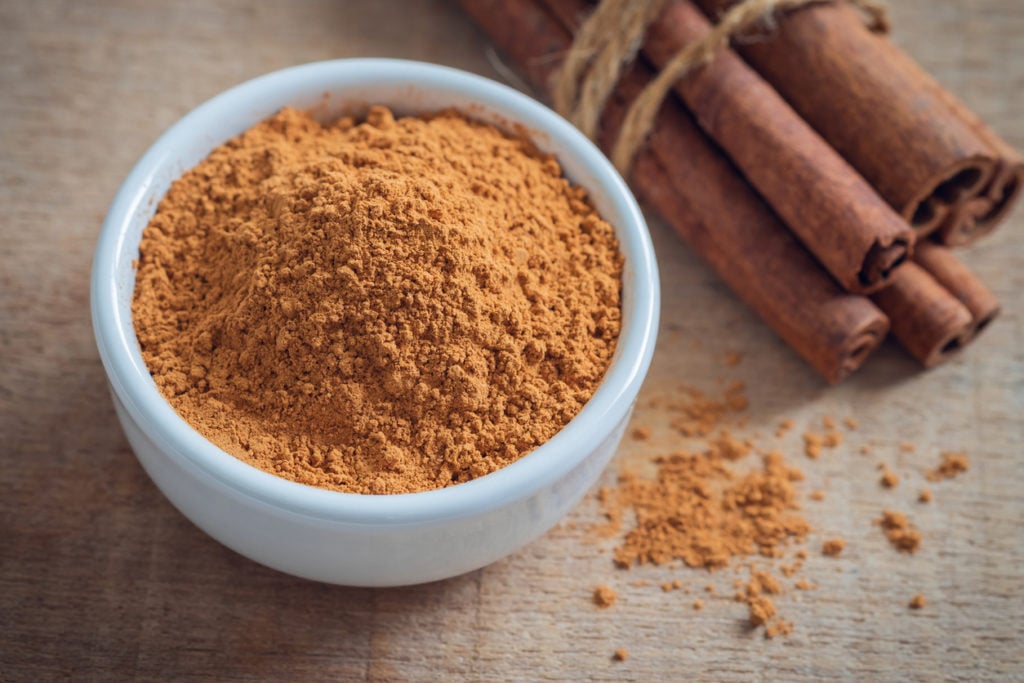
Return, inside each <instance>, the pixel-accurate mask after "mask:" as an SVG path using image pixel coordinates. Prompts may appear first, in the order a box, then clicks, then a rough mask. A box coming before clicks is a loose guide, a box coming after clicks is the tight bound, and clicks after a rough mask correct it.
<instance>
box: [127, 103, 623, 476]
mask: <svg viewBox="0 0 1024 683" xmlns="http://www.w3.org/2000/svg"><path fill="white" fill-rule="evenodd" d="M621 269H622V257H621V254H620V253H619V251H618V246H617V242H616V240H615V235H614V231H613V229H612V227H611V226H610V225H609V224H608V223H607V222H605V221H603V220H602V219H601V218H600V217H599V216H598V215H597V213H596V211H595V209H594V208H593V206H592V205H591V203H590V202H589V200H588V199H587V196H586V193H585V192H584V191H583V190H582V189H581V188H578V187H574V186H573V185H571V184H570V183H569V182H568V181H567V180H566V179H565V177H564V176H563V174H562V171H561V169H560V167H559V165H558V163H557V161H556V160H555V159H554V158H552V157H550V156H547V155H544V154H541V153H540V152H538V151H537V150H536V149H535V148H534V147H533V145H532V144H530V143H529V141H527V140H525V139H522V138H517V137H510V136H508V135H505V134H504V133H502V132H501V131H499V130H497V129H496V128H494V127H493V126H489V125H485V124H482V123H477V122H474V121H471V120H468V119H466V118H465V117H464V116H462V115H461V114H458V113H457V112H454V111H449V112H443V113H439V114H436V115H433V116H428V117H406V118H395V117H394V116H393V114H392V113H391V112H390V111H389V110H387V109H385V108H383V107H374V108H371V110H370V113H369V115H368V117H367V118H366V120H365V121H363V122H357V121H354V120H352V119H342V120H341V121H338V122H336V123H334V124H331V125H322V124H320V123H319V122H318V121H316V120H315V119H314V118H312V117H311V116H310V115H308V114H305V113H302V112H299V111H296V110H293V109H284V110H282V111H280V112H278V113H277V114H275V115H274V116H272V117H271V118H269V119H267V120H266V121H264V122H262V123H259V124H257V125H256V126H254V127H253V128H251V129H249V130H248V131H246V132H245V133H243V134H241V135H239V136H238V137H236V138H234V139H232V140H230V141H228V142H227V143H225V144H224V145H221V146H220V147H218V148H217V149H215V150H214V151H213V152H211V153H210V155H209V156H208V157H207V158H206V159H205V160H203V161H202V162H201V163H200V164H199V165H198V166H196V168H194V169H192V170H191V171H188V172H187V173H185V174H184V175H183V176H182V177H181V178H180V179H179V180H177V181H176V182H175V183H174V184H173V185H172V186H171V188H170V190H169V191H168V192H167V194H166V196H165V197H164V198H163V200H162V201H161V202H160V205H159V207H158V210H157V213H156V215H155V216H154V217H153V219H152V221H151V222H150V224H149V226H148V227H147V228H146V230H145V231H144V233H143V237H142V241H141V244H140V248H139V259H138V273H137V277H136V283H135V284H136V286H135V290H134V299H133V303H132V314H133V319H134V322H135V326H136V332H137V336H138V340H139V344H140V346H141V350H142V355H143V358H144V359H145V361H146V365H147V366H148V368H149V370H150V372H151V373H152V375H153V379H154V381H155V382H156V385H157V387H159V389H160V391H161V393H162V394H163V395H164V396H165V397H166V398H167V400H168V401H170V403H171V404H172V405H173V406H174V408H175V410H176V411H177V412H178V413H179V414H180V415H181V416H182V417H184V418H185V419H186V420H187V421H188V422H189V423H190V424H192V425H193V426H194V427H195V428H196V429H197V430H198V431H199V432H200V433H202V434H203V435H204V436H205V437H207V438H208V439H210V440H211V441H212V442H213V443H215V444H216V445H217V446H219V447H221V448H222V449H224V450H226V451H227V452H228V453H230V454H232V455H234V456H235V457H237V458H239V459H240V460H243V461H245V462H247V463H249V464H251V465H254V466H256V467H259V468H261V469H263V470H265V471H268V472H271V473H273V474H276V475H279V476H281V477H285V478H288V479H291V480H294V481H297V482H300V483H304V484H309V485H313V486H319V487H322V488H327V489H333V490H339V491H347V492H353V493H364V494H396V493H408V492H414V491H425V490H429V489H437V488H443V487H446V486H452V485H455V484H458V483H461V482H465V481H469V480H471V479H474V478H477V477H480V476H483V475H486V474H488V473H490V472H493V471H495V470H497V469H499V468H501V467H504V466H505V465H508V464H509V463H511V462H513V461H515V460H517V459H518V458H520V457H521V456H523V455H524V454H526V453H528V452H530V451H532V450H534V449H535V448H536V447H537V446H538V445H540V444H542V443H544V442H545V441H547V440H548V439H549V438H550V437H552V436H553V435H554V434H555V433H557V432H558V431H559V430H560V429H562V427H564V426H565V425H566V424H567V423H568V422H569V421H570V420H571V419H572V418H573V417H575V416H576V415H577V414H578V412H579V410H580V408H582V406H583V405H584V404H585V403H586V402H587V401H588V400H589V399H590V398H591V396H592V395H593V393H594V391H595V389H596V388H597V386H598V384H599V383H600V382H601V380H602V379H603V377H604V374H605V371H606V369H607V367H608V364H609V362H610V360H611V357H612V354H613V353H614V351H615V342H616V339H617V338H618V334H619V328H620V319H621V302H620V293H621V280H622V278H621Z"/></svg>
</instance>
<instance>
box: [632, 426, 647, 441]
mask: <svg viewBox="0 0 1024 683" xmlns="http://www.w3.org/2000/svg"><path fill="white" fill-rule="evenodd" d="M650 438H651V429H650V427H637V428H636V429H634V430H633V440H634V441H649V440H650Z"/></svg>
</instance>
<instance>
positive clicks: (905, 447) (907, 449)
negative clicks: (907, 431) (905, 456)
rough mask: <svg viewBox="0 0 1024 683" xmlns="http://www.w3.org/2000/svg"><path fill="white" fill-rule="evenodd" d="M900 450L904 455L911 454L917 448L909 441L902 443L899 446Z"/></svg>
mask: <svg viewBox="0 0 1024 683" xmlns="http://www.w3.org/2000/svg"><path fill="white" fill-rule="evenodd" d="M900 450H901V451H903V452H904V453H913V452H914V451H916V450H917V446H915V445H914V444H912V443H910V442H909V441H904V442H903V443H901V444H900Z"/></svg>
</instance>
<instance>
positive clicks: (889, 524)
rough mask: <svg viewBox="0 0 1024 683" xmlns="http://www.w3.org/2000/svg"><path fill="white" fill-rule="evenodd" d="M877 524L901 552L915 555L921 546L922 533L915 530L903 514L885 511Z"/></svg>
mask: <svg viewBox="0 0 1024 683" xmlns="http://www.w3.org/2000/svg"><path fill="white" fill-rule="evenodd" d="M876 523H877V524H878V525H879V526H881V527H882V531H884V532H885V537H886V538H888V539H889V543H891V544H892V545H893V547H894V548H896V549H897V550H899V551H900V552H903V553H915V552H917V549H918V548H919V547H920V546H921V532H920V531H918V530H917V529H916V528H914V526H913V525H912V524H911V523H910V522H909V521H908V520H907V516H906V515H904V514H903V513H902V512H896V511H895V510H885V511H883V512H882V516H881V518H879V519H878V520H876Z"/></svg>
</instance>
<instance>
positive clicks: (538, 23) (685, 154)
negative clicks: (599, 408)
mask: <svg viewBox="0 0 1024 683" xmlns="http://www.w3.org/2000/svg"><path fill="white" fill-rule="evenodd" d="M462 5H463V7H464V8H465V9H466V10H467V11H468V13H469V14H470V15H471V16H472V17H473V18H474V19H476V21H477V22H478V23H479V24H480V26H481V27H482V28H483V29H484V30H485V31H486V32H487V33H488V34H489V35H490V37H491V39H492V40H493V41H494V42H495V44H496V45H497V46H498V47H499V48H500V49H501V50H502V51H503V52H505V54H507V55H508V56H509V57H510V58H511V59H512V60H513V61H514V62H515V63H516V64H517V65H518V66H519V67H520V69H521V70H522V71H523V72H524V73H525V75H526V76H527V78H528V79H529V80H530V81H531V82H532V83H533V84H534V85H535V86H536V87H537V88H538V89H540V90H542V91H545V92H546V91H547V90H548V88H549V86H550V83H551V80H550V79H551V76H552V74H553V73H554V72H555V70H556V69H557V67H558V64H559V62H560V60H561V56H562V55H563V54H564V53H565V51H566V50H567V49H568V48H569V46H570V44H571V34H570V33H569V32H568V31H567V30H566V29H565V28H564V27H563V26H562V25H560V24H559V23H558V21H557V19H556V18H555V17H554V16H552V15H551V14H549V13H548V11H547V10H546V9H545V8H544V7H542V6H541V5H539V4H538V3H537V2H536V1H535V0H462ZM649 75H650V74H649V70H646V69H645V67H643V66H642V65H639V64H634V65H633V66H632V67H631V68H630V69H628V70H627V72H626V73H625V74H624V75H623V77H622V78H621V79H620V81H619V83H618V85H617V86H616V89H615V91H614V93H613V95H612V97H611V99H610V100H609V102H608V105H607V109H606V111H605V114H604V117H603V119H602V122H601V131H600V134H599V138H600V140H599V141H600V142H601V143H602V145H603V146H604V147H605V149H607V148H608V145H609V141H610V140H612V139H614V137H615V136H616V135H617V132H618V130H617V129H618V127H619V126H620V125H621V122H622V119H623V118H624V116H625V112H626V109H627V107H628V106H629V103H630V102H631V101H632V100H633V99H634V98H635V97H636V95H637V93H638V92H639V91H640V90H641V89H642V88H643V86H644V84H645V82H646V80H648V79H649ZM632 182H633V186H634V188H635V189H636V190H637V192H638V194H639V195H640V196H641V198H642V199H644V200H645V201H647V202H649V203H650V204H651V205H652V206H653V207H654V208H655V209H656V210H658V211H659V212H660V213H661V214H662V216H663V217H664V218H665V219H666V221H667V222H668V223H670V224H671V226H672V227H673V228H674V229H675V231H676V232H678V233H679V234H680V235H681V236H682V237H683V238H684V239H685V240H687V241H688V242H689V244H690V245H691V246H692V247H693V248H694V249H695V250H696V251H697V252H698V253H699V254H700V255H701V256H702V257H703V258H704V259H705V260H706V261H707V262H708V264H709V265H710V266H711V267H712V268H713V269H714V270H715V271H716V272H717V273H718V274H719V276H721V277H722V279H724V280H725V281H726V282H727V283H728V284H729V285H730V287H732V288H733V290H734V291H735V292H736V293H737V294H738V295H739V296H740V297H741V298H742V299H743V300H744V301H746V302H747V303H748V304H749V305H750V306H751V307H752V308H753V309H754V310H755V311H756V312H757V313H758V314H759V315H760V316H761V318H762V319H763V320H765V322H767V323H768V325H769V326H771V327H772V329H774V330H775V331H776V333H778V334H779V336H781V337H782V338H783V339H784V340H785V341H786V342H787V343H788V344H789V345H790V346H791V347H792V348H793V349H794V350H796V351H797V352H798V353H800V354H801V355H802V356H803V357H804V358H805V359H806V360H807V361H808V362H809V363H810V364H811V365H812V366H813V367H815V368H816V369H817V370H818V371H819V372H820V373H821V374H822V375H823V376H824V377H825V378H826V379H827V380H828V381H830V382H837V381H839V380H841V379H843V378H844V377H846V376H847V375H849V374H850V373H851V372H853V371H854V370H855V369H857V368H858V367H859V366H860V365H861V363H862V362H863V361H864V359H865V358H866V357H867V356H868V354H869V353H870V352H871V351H872V350H873V349H874V348H875V347H877V345H878V344H879V343H880V342H881V340H882V338H883V337H884V335H885V332H886V331H887V329H888V321H887V320H886V318H885V316H884V315H883V314H882V312H881V311H880V310H878V308H877V307H876V306H874V305H873V304H872V303H871V302H870V301H869V300H868V299H867V298H865V297H863V296H859V295H854V294H847V293H846V292H843V291H842V290H841V289H840V288H839V286H838V285H837V284H836V283H835V281H833V280H832V279H831V278H830V277H829V276H828V275H827V273H825V272H824V271H823V270H822V269H821V267H820V266H819V265H818V264H817V263H816V262H815V260H814V259H813V257H812V256H811V255H810V254H809V253H808V252H807V250H806V249H804V248H803V246H801V245H800V244H799V243H798V242H797V241H796V240H795V239H794V238H793V237H792V235H791V234H790V232H789V231H788V230H787V229H786V227H785V226H784V225H783V224H782V223H781V222H780V221H779V219H778V218H777V217H776V216H775V215H774V214H773V213H772V211H771V209H769V208H768V207H767V206H766V205H765V204H764V203H763V202H762V201H761V199H760V198H759V197H758V196H757V194H756V193H755V192H754V191H753V190H752V189H751V188H750V186H749V185H748V184H747V182H746V181H745V180H744V179H743V177H742V176H741V175H740V174H739V172H738V171H737V170H736V169H735V167H734V166H733V165H732V164H731V163H730V162H729V161H728V159H727V158H726V157H725V156H724V155H723V154H722V153H721V152H720V151H719V150H718V149H717V148H716V147H715V146H714V145H713V144H712V143H711V142H710V141H709V140H708V139H707V138H706V137H705V136H704V134H703V133H701V132H700V130H699V129H698V128H697V126H696V125H695V123H694V122H693V120H692V119H691V118H690V117H689V116H688V115H687V114H686V112H685V111H683V110H682V109H681V108H680V107H679V106H678V105H677V104H676V103H675V102H671V101H668V102H666V103H664V105H663V106H662V108H661V110H660V111H659V113H658V117H657V121H656V125H655V130H654V131H653V133H652V135H651V137H650V140H649V142H648V144H647V145H645V147H644V148H642V149H641V150H640V152H639V153H638V155H637V158H636V161H635V164H634V167H633V175H632Z"/></svg>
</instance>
